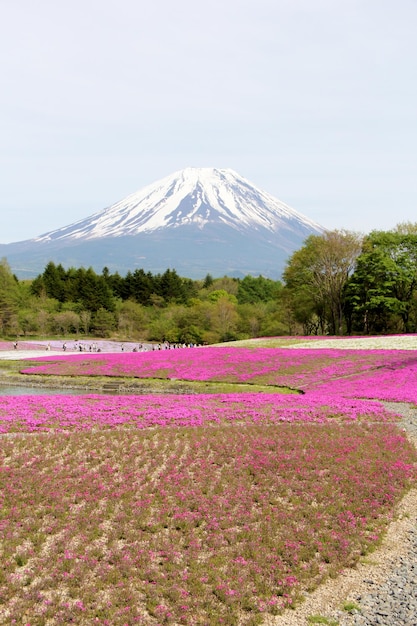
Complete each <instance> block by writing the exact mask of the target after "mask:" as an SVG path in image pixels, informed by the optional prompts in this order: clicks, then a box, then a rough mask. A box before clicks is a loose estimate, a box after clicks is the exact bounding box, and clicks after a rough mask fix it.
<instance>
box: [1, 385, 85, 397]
mask: <svg viewBox="0 0 417 626" xmlns="http://www.w3.org/2000/svg"><path fill="white" fill-rule="evenodd" d="M87 393H96V392H91V391H84V390H82V389H59V387H24V386H17V385H10V386H8V385H0V397H1V396H80V395H85V394H87Z"/></svg>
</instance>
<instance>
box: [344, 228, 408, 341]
mask: <svg viewBox="0 0 417 626" xmlns="http://www.w3.org/2000/svg"><path fill="white" fill-rule="evenodd" d="M416 289H417V233H409V232H405V233H404V232H403V229H402V228H399V229H397V230H394V231H388V232H385V231H373V232H372V233H370V234H369V235H368V236H367V237H366V238H365V240H364V242H363V246H362V252H361V254H360V256H359V257H358V259H357V262H356V267H355V271H354V273H353V274H352V276H351V277H350V279H349V282H348V284H347V285H346V300H347V302H348V305H349V314H350V317H351V323H352V328H353V330H356V331H359V332H364V333H366V334H370V333H389V332H415V331H416V326H415V312H414V309H415V306H416Z"/></svg>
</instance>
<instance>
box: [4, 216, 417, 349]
mask: <svg viewBox="0 0 417 626" xmlns="http://www.w3.org/2000/svg"><path fill="white" fill-rule="evenodd" d="M0 332H1V335H2V336H3V337H4V338H16V337H26V338H27V337H31V336H32V337H35V336H36V337H45V336H54V335H55V336H71V335H72V336H80V335H84V336H97V337H117V338H123V339H126V340H127V339H131V340H141V341H156V342H162V341H169V342H171V343H197V344H205V343H207V344H210V343H216V342H219V341H231V340H236V339H245V338H251V337H260V336H277V335H294V334H300V335H309V334H320V335H326V334H327V335H341V334H388V333H410V332H417V224H400V225H399V226H397V227H396V229H394V230H392V231H387V232H385V231H373V232H372V233H370V234H369V235H366V236H363V235H359V234H357V233H353V232H349V231H327V232H326V233H324V234H323V235H320V236H316V235H313V236H310V237H309V238H308V239H307V240H306V241H305V243H304V245H303V246H302V247H301V248H300V249H299V250H297V251H296V252H295V253H294V254H293V255H292V256H291V257H290V258H289V259H288V262H287V265H286V268H285V271H284V274H283V280H282V281H274V280H272V279H268V278H265V277H263V276H257V277H254V276H245V277H244V278H241V279H238V278H231V277H228V276H223V277H220V278H214V277H212V276H211V275H210V274H208V275H207V276H206V277H205V278H204V279H203V280H191V279H189V278H184V277H181V276H179V275H178V274H177V272H176V271H175V269H167V270H166V271H165V272H164V273H163V274H156V275H153V274H152V273H151V272H145V271H144V270H142V269H136V270H134V271H130V272H128V273H127V274H126V275H125V276H120V275H119V274H118V273H117V272H116V273H111V272H110V271H109V270H108V268H103V270H102V272H101V274H98V273H97V272H95V271H94V270H93V269H91V268H88V269H86V268H73V267H71V268H68V269H65V268H64V267H62V265H60V264H58V265H56V264H55V263H53V262H52V261H51V262H49V263H48V264H47V266H46V267H45V270H44V272H43V273H42V274H40V275H39V276H37V277H36V278H35V279H34V280H18V279H17V277H16V276H15V275H14V274H13V273H12V272H11V270H10V267H9V265H8V263H7V259H3V260H2V261H1V262H0Z"/></svg>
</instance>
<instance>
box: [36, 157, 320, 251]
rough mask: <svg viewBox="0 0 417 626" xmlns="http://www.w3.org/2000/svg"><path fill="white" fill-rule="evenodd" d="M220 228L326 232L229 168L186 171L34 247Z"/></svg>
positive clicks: (43, 238)
mask: <svg viewBox="0 0 417 626" xmlns="http://www.w3.org/2000/svg"><path fill="white" fill-rule="evenodd" d="M209 224H222V225H224V226H228V227H231V228H233V229H235V230H237V231H245V230H252V231H253V230H255V231H256V230H266V231H269V232H271V233H274V232H278V231H279V230H280V229H281V228H284V229H285V230H287V231H292V230H294V231H295V232H297V231H299V230H300V229H301V230H305V231H308V232H315V233H321V232H323V228H322V227H321V226H319V225H318V224H316V223H315V222H313V221H311V220H309V219H308V218H306V217H304V216H303V215H301V214H299V213H297V212H296V211H294V210H293V209H291V208H290V207H289V206H287V205H286V204H284V203H283V202H281V201H279V200H277V199H276V198H274V197H273V196H271V195H270V194H268V193H266V192H264V191H261V190H260V189H257V188H256V187H255V186H254V185H253V184H252V183H250V182H249V181H248V180H246V179H245V178H242V177H241V176H239V175H238V174H236V172H234V171H233V170H230V169H215V168H191V167H189V168H186V169H184V170H182V171H179V172H175V173H174V174H172V175H170V176H167V177H165V178H163V179H161V180H159V181H157V182H155V183H153V184H151V185H148V186H146V187H144V188H143V189H141V190H139V191H138V192H136V193H134V194H132V195H130V196H128V197H127V198H125V199H123V200H121V201H120V202H117V203H116V204H113V205H112V206H110V207H109V208H107V209H104V210H103V211H100V212H98V213H95V214H94V215H92V216H90V217H87V218H85V219H83V220H80V221H78V222H75V223H73V224H71V225H69V226H66V227H64V228H60V229H58V230H54V231H51V232H49V233H46V234H44V235H41V236H40V237H38V238H36V239H34V240H33V241H36V242H47V241H53V240H54V241H57V240H69V239H72V240H89V239H98V238H103V237H122V236H132V235H138V234H140V233H150V232H153V231H157V230H159V229H173V228H178V227H180V226H190V225H192V226H194V227H197V228H198V229H201V230H203V229H204V227H205V226H206V225H209Z"/></svg>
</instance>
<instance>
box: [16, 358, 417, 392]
mask: <svg viewBox="0 0 417 626" xmlns="http://www.w3.org/2000/svg"><path fill="white" fill-rule="evenodd" d="M44 360H45V357H40V358H38V359H33V362H34V363H35V362H36V363H37V365H34V366H33V367H31V368H27V369H25V370H23V373H30V374H51V375H74V376H82V375H85V376H131V377H137V378H164V379H173V378H176V379H182V380H197V381H223V382H241V383H259V384H265V385H276V386H287V387H292V388H296V389H301V390H304V391H306V392H308V391H312V390H314V391H315V392H319V391H321V392H322V393H323V394H324V395H326V396H330V395H331V396H342V397H345V398H374V399H381V400H391V401H400V402H401V401H402V402H414V403H417V358H416V357H415V356H414V352H413V351H409V350H343V349H340V350H337V349H315V350H309V349H297V350H294V349H285V348H256V349H250V348H235V347H221V348H217V347H207V348H199V349H190V350H163V351H155V352H143V353H125V354H94V355H88V357H86V356H85V355H77V354H69V355H65V356H64V355H62V356H54V357H53V359H52V360H51V357H49V358H48V362H47V363H44V364H42V365H40V364H39V363H42V361H44Z"/></svg>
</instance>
